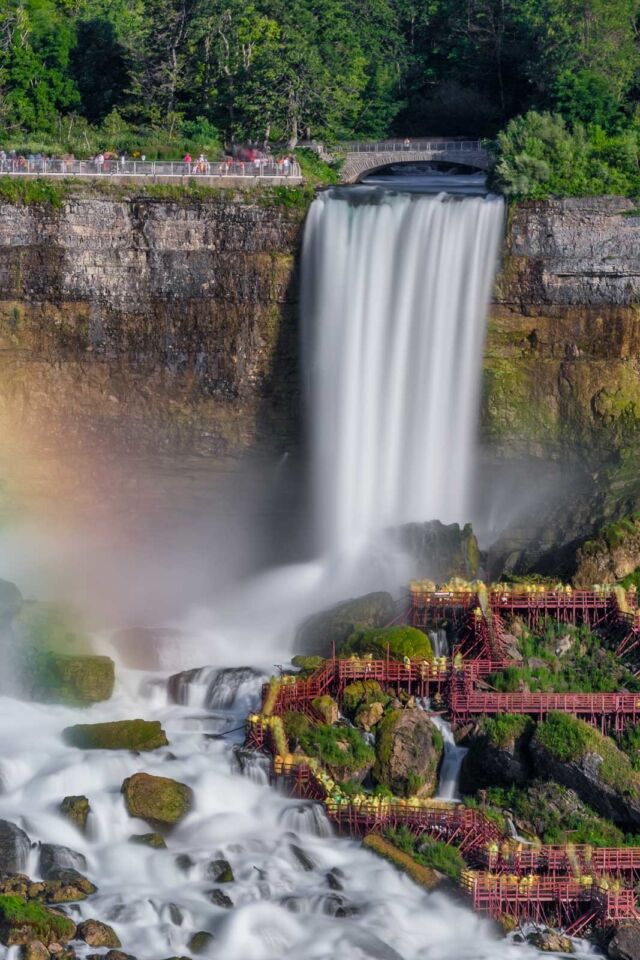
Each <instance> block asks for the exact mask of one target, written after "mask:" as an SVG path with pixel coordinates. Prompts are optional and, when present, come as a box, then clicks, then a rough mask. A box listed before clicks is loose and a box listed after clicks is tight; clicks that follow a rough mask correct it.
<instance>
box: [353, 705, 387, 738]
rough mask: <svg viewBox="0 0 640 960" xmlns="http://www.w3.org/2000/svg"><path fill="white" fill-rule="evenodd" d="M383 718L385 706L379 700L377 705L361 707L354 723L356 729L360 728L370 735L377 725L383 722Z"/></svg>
mask: <svg viewBox="0 0 640 960" xmlns="http://www.w3.org/2000/svg"><path fill="white" fill-rule="evenodd" d="M383 716H384V704H382V703H380V701H379V700H378V701H376V702H375V703H370V704H363V705H362V706H361V707H359V708H358V711H357V713H356V715H355V717H354V721H353V722H354V723H355V725H356V727H360V729H361V730H364V731H365V732H366V733H370V732H371V731H372V730H373V728H374V727H375V726H376V724H377V723H379V722H380V720H382V717H383Z"/></svg>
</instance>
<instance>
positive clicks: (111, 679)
mask: <svg viewBox="0 0 640 960" xmlns="http://www.w3.org/2000/svg"><path fill="white" fill-rule="evenodd" d="M114 684H115V666H114V663H113V660H111V659H110V658H109V657H100V656H89V655H87V656H82V655H75V654H61V653H53V652H51V651H45V650H38V649H33V650H31V651H30V652H29V653H28V654H27V655H26V656H25V661H24V666H23V670H22V685H23V688H24V691H25V694H26V695H27V696H28V697H29V699H31V700H35V701H37V702H39V703H65V704H69V705H71V706H85V705H86V704H89V703H97V702H99V701H101V700H108V699H109V698H110V697H111V694H112V693H113V687H114Z"/></svg>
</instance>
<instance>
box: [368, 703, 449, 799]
mask: <svg viewBox="0 0 640 960" xmlns="http://www.w3.org/2000/svg"><path fill="white" fill-rule="evenodd" d="M443 750H444V744H443V741H442V736H441V735H440V732H439V731H438V730H437V729H436V728H435V727H434V725H433V724H432V723H431V721H430V720H429V718H428V717H427V715H426V714H425V713H423V712H422V711H421V710H391V711H390V712H389V713H387V715H386V716H385V717H384V718H383V720H382V721H381V722H380V723H379V724H378V728H377V735H376V761H375V764H374V766H373V776H374V779H375V780H376V782H377V783H379V784H382V785H383V786H385V787H388V788H389V789H390V790H392V791H393V793H395V794H396V795H398V796H412V795H414V794H418V795H419V796H430V795H431V794H433V792H434V791H435V789H436V786H437V782H438V766H439V764H440V760H441V758H442V754H443Z"/></svg>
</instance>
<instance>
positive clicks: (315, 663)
mask: <svg viewBox="0 0 640 960" xmlns="http://www.w3.org/2000/svg"><path fill="white" fill-rule="evenodd" d="M291 663H292V664H293V666H294V667H297V668H298V669H299V670H303V671H304V672H305V673H306V672H309V673H310V672H312V671H313V670H317V669H318V667H320V666H322V664H323V663H324V657H305V656H303V655H302V654H298V655H297V656H295V657H292V659H291Z"/></svg>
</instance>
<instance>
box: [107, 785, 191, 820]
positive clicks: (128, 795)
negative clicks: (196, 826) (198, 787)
mask: <svg viewBox="0 0 640 960" xmlns="http://www.w3.org/2000/svg"><path fill="white" fill-rule="evenodd" d="M122 792H123V794H124V799H125V803H126V805H127V810H128V811H129V815H130V816H132V817H140V818H141V819H142V820H149V821H151V822H152V823H164V824H173V823H177V822H178V820H181V819H182V818H183V817H184V816H186V815H187V813H189V811H190V810H191V808H192V806H193V791H192V790H191V788H190V787H188V786H187V785H186V784H185V783H179V782H178V781H177V780H171V779H169V778H168V777H154V776H152V775H151V774H149V773H134V775H133V776H132V777H128V778H127V779H126V780H125V781H124V783H123V784H122Z"/></svg>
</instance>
